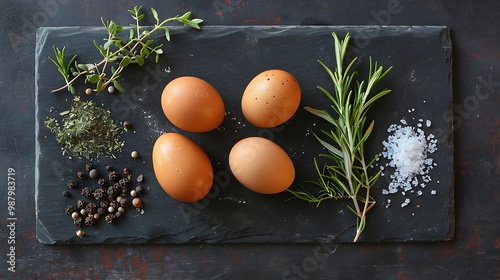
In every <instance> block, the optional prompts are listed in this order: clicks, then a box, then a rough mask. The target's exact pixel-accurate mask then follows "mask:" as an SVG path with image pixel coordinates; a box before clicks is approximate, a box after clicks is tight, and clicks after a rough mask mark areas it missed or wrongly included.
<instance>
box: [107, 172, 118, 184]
mask: <svg viewBox="0 0 500 280" xmlns="http://www.w3.org/2000/svg"><path fill="white" fill-rule="evenodd" d="M108 180H110V181H116V180H118V174H116V171H114V170H111V171H109V172H108Z"/></svg>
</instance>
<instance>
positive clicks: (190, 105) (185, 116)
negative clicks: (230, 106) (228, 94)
mask: <svg viewBox="0 0 500 280" xmlns="http://www.w3.org/2000/svg"><path fill="white" fill-rule="evenodd" d="M161 106H162V108H163V113H165V116H166V117H167V118H168V120H169V121H170V122H171V123H172V124H173V125H175V126H177V127H178V128H180V129H183V130H186V131H189V132H207V131H210V130H213V129H215V128H217V127H218V126H219V125H220V124H221V123H222V121H223V120H224V115H225V108H224V102H223V100H222V98H221V96H220V95H219V93H218V92H217V90H216V89H215V88H214V87H213V86H212V85H211V84H209V83H208V82H206V81H204V80H202V79H200V78H197V77H191V76H184V77H179V78H176V79H174V80H172V81H171V82H169V83H168V84H167V85H166V86H165V88H164V89H163V92H162V95H161Z"/></svg>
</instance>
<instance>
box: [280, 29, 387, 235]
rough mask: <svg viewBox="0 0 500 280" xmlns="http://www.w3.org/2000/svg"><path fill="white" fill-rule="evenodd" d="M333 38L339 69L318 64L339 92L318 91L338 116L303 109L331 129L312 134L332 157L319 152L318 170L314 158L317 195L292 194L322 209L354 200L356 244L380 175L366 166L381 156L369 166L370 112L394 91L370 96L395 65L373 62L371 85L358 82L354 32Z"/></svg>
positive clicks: (294, 192) (369, 81)
mask: <svg viewBox="0 0 500 280" xmlns="http://www.w3.org/2000/svg"><path fill="white" fill-rule="evenodd" d="M332 36H333V38H334V46H335V58H336V62H337V65H336V69H335V70H334V71H332V70H331V69H330V68H329V67H328V66H327V65H325V64H324V63H323V62H321V61H318V62H319V63H320V64H321V65H322V66H323V68H324V69H325V70H326V72H327V73H328V75H329V77H330V78H331V80H332V82H333V86H334V91H335V93H334V94H331V93H330V92H329V91H327V90H326V89H325V88H323V87H321V86H318V89H319V90H320V91H321V92H322V93H323V94H324V95H325V96H327V97H328V99H329V100H330V101H331V103H332V105H331V107H332V109H333V111H334V113H335V116H334V115H332V114H330V113H329V112H328V111H326V110H319V109H314V108H311V107H305V109H306V110H307V111H308V112H310V113H312V114H313V115H315V116H317V117H320V118H322V119H324V120H326V121H327V122H328V123H330V124H332V125H333V128H332V129H331V130H321V131H320V132H321V134H322V135H323V137H326V139H327V140H323V138H321V137H320V136H319V135H318V134H316V133H314V136H315V137H316V139H317V140H318V141H319V143H321V145H323V147H324V148H326V150H327V151H328V153H325V154H320V156H321V157H324V158H326V159H327V160H328V163H326V164H325V166H324V167H323V168H320V167H319V166H318V163H317V161H316V159H314V164H315V168H316V170H317V173H318V180H317V181H314V182H309V183H312V184H313V185H314V186H316V187H319V189H320V190H319V192H318V193H317V194H316V193H312V192H310V191H308V190H306V189H305V188H304V187H301V189H289V192H291V193H292V194H293V195H294V196H295V197H297V198H299V199H302V200H305V201H308V202H311V203H316V204H318V205H319V204H320V203H321V202H322V201H324V200H327V199H341V198H350V199H351V200H352V206H348V208H349V209H350V210H351V211H352V212H353V213H354V214H355V215H356V216H357V226H356V235H355V237H354V240H353V241H354V242H356V241H357V240H358V239H359V236H360V234H361V232H363V230H364V228H365V225H366V215H367V212H368V211H369V210H370V209H371V208H372V207H373V206H374V205H375V200H374V199H373V198H372V197H371V195H370V188H371V187H372V186H373V185H374V184H375V182H376V181H377V179H378V178H379V176H380V174H381V171H379V172H377V173H376V174H374V175H370V174H369V172H368V167H369V166H371V165H372V164H373V162H374V161H375V160H376V158H377V157H378V156H375V158H374V159H373V160H372V161H370V162H367V161H366V160H365V149H364V144H365V143H366V141H367V140H368V137H369V136H370V134H371V133H372V131H373V127H374V121H371V122H370V124H369V125H368V126H366V125H365V122H366V121H367V120H366V114H367V112H368V110H369V109H370V107H371V105H372V104H373V103H374V102H375V101H376V100H378V99H380V98H381V97H383V96H385V95H387V94H388V93H390V92H391V91H390V90H389V89H384V90H381V91H380V92H378V93H376V94H374V95H372V90H373V87H374V86H375V84H377V83H378V82H379V81H380V80H381V79H382V78H383V77H384V76H385V75H387V73H389V71H390V70H391V69H392V67H390V68H388V69H387V70H384V69H383V67H382V66H379V65H378V64H377V62H375V63H373V62H372V59H371V58H370V70H369V74H368V82H365V81H361V82H359V81H355V78H356V75H357V72H355V71H352V70H351V68H352V66H353V65H354V63H355V62H356V60H357V58H354V59H353V60H352V61H351V62H350V63H349V64H347V66H345V67H344V65H345V61H344V58H345V54H346V50H347V46H348V43H349V39H350V34H349V33H348V34H347V35H346V36H345V38H344V40H342V41H341V40H339V39H338V37H337V35H336V34H335V33H332Z"/></svg>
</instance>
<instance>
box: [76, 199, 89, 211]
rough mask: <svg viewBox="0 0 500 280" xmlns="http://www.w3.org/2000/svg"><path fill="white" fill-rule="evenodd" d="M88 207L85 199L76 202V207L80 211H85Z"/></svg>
mask: <svg viewBox="0 0 500 280" xmlns="http://www.w3.org/2000/svg"><path fill="white" fill-rule="evenodd" d="M86 205H87V201H85V200H83V199H80V200H78V201H77V202H76V207H77V208H78V209H84V208H85V206H86Z"/></svg>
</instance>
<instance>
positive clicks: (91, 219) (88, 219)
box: [85, 216, 95, 226]
mask: <svg viewBox="0 0 500 280" xmlns="http://www.w3.org/2000/svg"><path fill="white" fill-rule="evenodd" d="M94 222H95V219H94V216H87V217H85V225H86V226H92V225H93V224H94Z"/></svg>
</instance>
